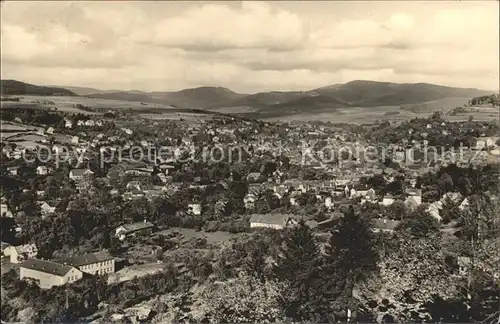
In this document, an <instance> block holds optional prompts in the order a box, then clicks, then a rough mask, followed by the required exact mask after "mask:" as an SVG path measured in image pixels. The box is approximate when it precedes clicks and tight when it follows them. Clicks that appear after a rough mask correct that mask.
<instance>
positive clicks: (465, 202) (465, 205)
mask: <svg viewBox="0 0 500 324" xmlns="http://www.w3.org/2000/svg"><path fill="white" fill-rule="evenodd" d="M468 207H469V199H468V198H465V199H464V200H462V202H461V203H460V205H459V206H458V209H460V211H463V210H466V209H467V208H468Z"/></svg>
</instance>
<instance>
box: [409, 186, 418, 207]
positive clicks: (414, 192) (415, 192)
mask: <svg viewBox="0 0 500 324" xmlns="http://www.w3.org/2000/svg"><path fill="white" fill-rule="evenodd" d="M406 194H407V195H408V198H410V197H412V198H413V199H412V200H413V201H414V202H416V204H417V206H418V205H420V204H422V190H421V189H414V188H408V189H406Z"/></svg>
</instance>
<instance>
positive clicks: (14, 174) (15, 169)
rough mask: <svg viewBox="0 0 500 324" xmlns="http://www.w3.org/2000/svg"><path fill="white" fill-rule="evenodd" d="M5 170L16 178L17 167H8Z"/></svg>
mask: <svg viewBox="0 0 500 324" xmlns="http://www.w3.org/2000/svg"><path fill="white" fill-rule="evenodd" d="M7 170H8V171H9V173H10V174H11V175H13V176H16V175H17V174H18V170H19V168H18V167H8V168H7Z"/></svg>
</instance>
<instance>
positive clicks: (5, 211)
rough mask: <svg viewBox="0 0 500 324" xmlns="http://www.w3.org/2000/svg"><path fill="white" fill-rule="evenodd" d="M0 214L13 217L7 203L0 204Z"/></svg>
mask: <svg viewBox="0 0 500 324" xmlns="http://www.w3.org/2000/svg"><path fill="white" fill-rule="evenodd" d="M0 216H2V217H13V215H12V212H11V211H10V209H9V207H7V204H0Z"/></svg>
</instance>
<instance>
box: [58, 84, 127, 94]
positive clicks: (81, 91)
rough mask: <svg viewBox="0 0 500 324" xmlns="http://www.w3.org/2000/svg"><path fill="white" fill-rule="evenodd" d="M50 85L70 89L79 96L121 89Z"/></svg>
mask: <svg viewBox="0 0 500 324" xmlns="http://www.w3.org/2000/svg"><path fill="white" fill-rule="evenodd" d="M49 87H57V88H64V89H68V90H69V91H72V92H74V93H76V94H77V95H78V96H86V95H89V94H95V93H113V92H119V90H100V89H95V88H88V87H74V86H59V85H50V86H49Z"/></svg>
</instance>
